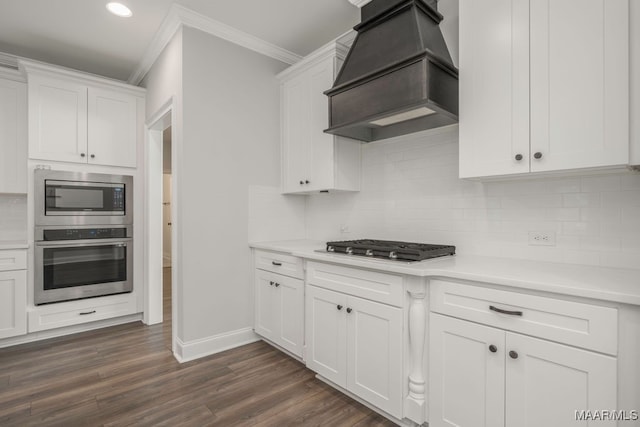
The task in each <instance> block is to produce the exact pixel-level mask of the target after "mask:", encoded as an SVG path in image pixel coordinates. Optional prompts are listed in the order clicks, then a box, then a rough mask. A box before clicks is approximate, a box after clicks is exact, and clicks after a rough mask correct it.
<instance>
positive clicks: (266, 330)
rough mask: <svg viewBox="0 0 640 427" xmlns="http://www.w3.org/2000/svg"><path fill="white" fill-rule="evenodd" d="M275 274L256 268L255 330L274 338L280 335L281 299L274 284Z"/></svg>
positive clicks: (268, 337) (273, 339)
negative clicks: (279, 315)
mask: <svg viewBox="0 0 640 427" xmlns="http://www.w3.org/2000/svg"><path fill="white" fill-rule="evenodd" d="M274 276H275V275H274V274H273V273H268V272H266V271H262V270H256V274H255V281H256V283H255V285H256V286H255V293H256V294H255V301H256V303H255V304H256V305H255V325H254V328H255V331H256V333H257V334H260V335H262V336H263V337H265V338H267V339H269V340H272V341H274V342H275V339H276V338H277V337H278V335H279V333H278V332H277V330H278V318H277V317H278V313H279V312H280V307H279V304H280V301H279V300H278V298H277V293H276V289H275V285H274Z"/></svg>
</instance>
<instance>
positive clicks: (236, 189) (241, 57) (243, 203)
mask: <svg viewBox="0 0 640 427" xmlns="http://www.w3.org/2000/svg"><path fill="white" fill-rule="evenodd" d="M285 67H286V65H285V64H282V63H280V62H279V61H276V60H274V59H271V58H268V57H266V56H263V55H260V54H258V53H255V52H253V51H250V50H248V49H245V48H242V47H240V46H238V45H235V44H232V43H229V42H227V41H224V40H222V39H219V38H216V37H214V36H211V35H209V34H205V33H203V32H201V31H198V30H194V29H190V28H185V29H184V30H183V96H184V99H183V113H184V115H183V118H184V123H183V147H182V153H181V156H182V158H181V163H182V165H183V167H182V168H180V169H179V172H178V173H179V175H180V179H179V189H178V191H179V194H180V198H181V200H180V208H181V212H182V214H181V216H180V223H181V233H182V234H181V236H182V248H181V254H182V260H183V264H182V267H183V269H182V283H181V285H182V292H183V298H184V299H183V307H182V308H183V313H182V316H183V324H182V326H183V332H184V335H183V336H182V337H181V339H182V340H183V341H185V342H189V341H193V340H198V339H202V338H206V337H211V336H214V335H218V334H222V333H225V332H230V331H234V330H238V329H242V328H248V327H250V326H252V324H253V311H252V307H253V302H252V283H251V277H252V276H251V261H250V251H249V247H248V245H247V240H248V230H247V229H248V190H249V186H250V185H255V184H261V185H273V186H277V185H279V181H280V144H279V134H280V131H279V123H280V121H279V120H280V118H279V115H280V110H279V102H280V101H279V88H278V82H277V80H276V78H275V75H276V74H277V73H278V72H280V71H282V70H283V69H284V68H285Z"/></svg>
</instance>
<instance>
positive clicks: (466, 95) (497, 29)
mask: <svg viewBox="0 0 640 427" xmlns="http://www.w3.org/2000/svg"><path fill="white" fill-rule="evenodd" d="M459 8H460V11H459V13H460V16H459V19H460V177H461V178H470V177H481V176H491V175H507V174H515V173H526V172H529V0H486V1H477V0H460V5H459ZM517 155H520V156H522V158H521V159H520V160H516V156H517Z"/></svg>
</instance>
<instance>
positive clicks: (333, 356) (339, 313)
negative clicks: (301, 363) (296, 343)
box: [305, 286, 347, 388]
mask: <svg viewBox="0 0 640 427" xmlns="http://www.w3.org/2000/svg"><path fill="white" fill-rule="evenodd" d="M305 298H306V304H305V317H306V321H305V330H306V333H305V337H306V339H307V342H306V346H307V351H306V353H307V354H306V363H307V367H308V368H309V369H312V370H313V371H315V372H317V373H318V374H320V375H322V376H323V377H325V378H327V379H328V380H330V381H332V382H334V383H335V384H337V385H339V386H341V387H344V388H346V386H347V328H346V326H347V322H346V314H347V313H346V305H347V297H346V296H345V295H344V294H340V293H338V292H333V291H328V290H326V289H321V288H316V287H315V286H307V289H306V297H305Z"/></svg>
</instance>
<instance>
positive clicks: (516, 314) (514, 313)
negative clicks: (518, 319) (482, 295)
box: [489, 305, 522, 316]
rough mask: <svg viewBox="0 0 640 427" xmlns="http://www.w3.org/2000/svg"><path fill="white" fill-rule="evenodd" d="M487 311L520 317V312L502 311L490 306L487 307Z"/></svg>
mask: <svg viewBox="0 0 640 427" xmlns="http://www.w3.org/2000/svg"><path fill="white" fill-rule="evenodd" d="M489 310H491V311H495V312H496V313H501V314H508V315H509V316H522V312H521V311H511V310H504V309H502V308H498V307H494V306H492V305H490V306H489Z"/></svg>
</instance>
